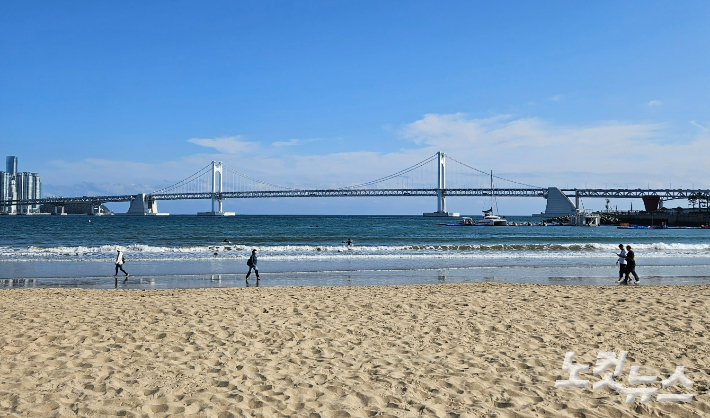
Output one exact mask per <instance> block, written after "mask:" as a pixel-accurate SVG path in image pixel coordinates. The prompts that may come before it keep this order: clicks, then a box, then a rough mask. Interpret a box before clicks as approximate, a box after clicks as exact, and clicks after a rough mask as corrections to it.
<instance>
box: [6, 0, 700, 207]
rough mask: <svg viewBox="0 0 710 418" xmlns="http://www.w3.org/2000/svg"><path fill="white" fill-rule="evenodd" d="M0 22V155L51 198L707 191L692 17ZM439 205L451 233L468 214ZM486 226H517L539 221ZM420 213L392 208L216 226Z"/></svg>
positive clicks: (696, 17) (155, 15) (48, 13)
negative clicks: (244, 186) (382, 183)
mask: <svg viewBox="0 0 710 418" xmlns="http://www.w3.org/2000/svg"><path fill="white" fill-rule="evenodd" d="M0 7H1V10H2V13H0V60H1V61H2V65H0V155H3V156H6V155H14V156H17V157H18V158H19V161H20V164H21V165H22V167H23V170H24V169H26V170H28V171H32V172H37V173H39V174H40V175H41V176H42V182H43V190H44V192H45V194H48V193H53V194H65V195H67V194H74V195H83V194H87V193H96V194H99V193H100V194H118V193H120V194H124V193H138V192H148V191H151V190H154V189H157V188H159V187H161V186H165V185H167V184H169V183H172V182H175V181H177V180H181V179H182V178H184V177H186V176H188V175H190V174H192V173H194V172H195V171H197V170H198V169H200V168H201V167H203V166H205V165H206V164H207V163H209V162H210V161H212V160H218V161H224V162H225V163H227V164H229V165H230V166H231V167H234V168H237V169H238V170H239V171H242V172H245V173H248V174H249V175H251V176H253V177H256V178H259V179H262V180H265V181H269V182H273V183H276V184H285V185H291V186H297V187H322V186H328V185H331V186H332V185H339V186H346V185H348V184H356V183H362V182H365V181H368V180H372V179H375V178H378V177H381V176H383V175H387V174H390V173H392V172H395V171H397V170H399V169H402V168H405V167H407V166H409V165H411V164H413V163H415V162H417V161H420V160H422V159H424V158H426V157H427V156H429V155H431V154H433V153H434V152H436V151H444V152H446V153H447V154H449V155H452V156H454V157H455V158H457V159H459V160H461V161H464V162H466V163H468V164H470V165H473V166H475V167H478V168H481V169H483V170H493V171H494V172H495V173H497V174H499V175H501V176H503V177H506V178H510V179H513V180H517V181H521V182H525V183H530V184H536V185H541V186H558V187H563V188H564V187H643V188H646V187H652V188H665V187H671V186H672V187H674V188H678V187H682V188H692V187H694V188H710V181H708V178H710V166H708V164H706V160H707V156H708V149H710V131H709V130H710V81H709V80H708V76H707V69H708V68H709V66H708V60H709V58H708V56H707V51H708V50H710V33H709V32H708V30H707V16H708V15H709V12H710V3H707V2H702V1H688V2H682V3H672V2H660V1H643V2H642V1H629V2H623V3H619V2H610V1H602V2H587V3H579V2H562V1H545V2H523V1H519V2H516V1H511V2H500V3H489V2H457V1H445V2H437V3H432V2H419V1H413V2H354V1H352V2H351V1H343V2H327V1H309V2H287V1H275V2H267V3H250V2H226V1H225V2H222V1H212V2H207V3H204V2H185V1H153V2H138V1H120V2H119V1H107V2H89V1H73V2H70V3H63V2H58V3H50V2H46V3H45V2H13V1H5V0H0ZM447 203H448V205H449V209H450V210H453V211H456V212H461V213H467V214H472V213H479V212H480V210H481V209H482V206H483V205H484V203H483V202H482V201H480V200H477V199H473V198H467V199H449V201H448V202H447ZM584 203H585V206H586V207H592V208H595V209H600V208H602V207H603V205H604V200H603V199H596V200H590V201H585V202H584ZM616 203H617V204H618V206H619V207H620V208H621V207H623V208H628V207H629V202H626V201H624V202H621V201H620V202H616ZM675 203H678V204H682V205H683V206H685V205H686V204H685V202H682V203H681V202H673V204H672V206H676V204H675ZM614 204H615V202H613V201H612V205H614ZM207 205H208V204H207V203H206V202H161V203H160V204H159V208H160V209H161V211H167V212H172V213H194V212H197V211H204V210H206V208H207ZM638 205H639V207H640V206H641V201H640V200H639V201H638ZM498 206H499V208H500V212H501V213H504V214H509V215H529V214H531V213H537V212H541V211H542V210H544V207H545V202H544V200H542V199H539V200H538V199H513V198H509V199H500V200H499V202H498ZM126 207H127V206H126ZM112 208H114V207H113V206H112ZM122 208H123V206H120V205H118V206H116V207H115V209H117V210H121V209H122ZM434 208H435V201H434V200H433V199H431V201H430V200H429V199H421V200H420V199H408V198H402V199H395V198H381V199H358V198H351V199H317V200H316V199H313V200H311V199H290V200H283V199H279V200H255V201H247V202H243V201H228V202H227V203H226V205H225V210H229V211H235V212H237V213H265V214H272V213H273V214H282V213H283V214H286V213H294V214H327V213H332V214H380V213H382V214H420V213H422V212H425V211H431V210H433V209H434ZM123 209H125V208H123Z"/></svg>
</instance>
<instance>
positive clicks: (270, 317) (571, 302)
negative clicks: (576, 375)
mask: <svg viewBox="0 0 710 418" xmlns="http://www.w3.org/2000/svg"><path fill="white" fill-rule="evenodd" d="M709 299H710V286H638V287H616V286H606V287H586V286H545V285H516V284H490V283H479V284H456V285H445V284H444V285H421V286H420V285H412V286H373V287H289V288H239V289H237V288H233V289H197V290H195V289H192V290H155V291H150V290H149V291H139V290H84V289H70V290H61V289H33V290H2V291H0V359H2V360H1V361H0V416H9V417H14V416H17V417H20V416H23V417H24V416H33V417H53V416H128V417H139V416H150V417H152V416H156V417H163V416H165V417H167V416H204V417H231V416H235V417H238V416H264V417H272V416H274V417H278V416H304V417H373V416H377V417H380V416H390V417H409V416H437V417H456V416H461V417H466V416H470V417H484V416H485V417H492V416H497V417H549V416H560V417H626V416H628V417H631V416H639V415H641V416H657V417H663V416H667V417H699V416H706V415H708V414H710V395H708V387H709V386H710V346H709V345H708V342H709V340H710V314H708V306H710V304H709V303H708V301H709ZM568 351H573V352H574V353H575V358H574V361H575V363H586V364H590V365H591V366H590V369H589V371H588V372H583V373H581V374H580V379H585V380H589V381H590V382H589V385H588V386H587V387H586V388H556V387H555V381H556V380H559V379H567V378H568V375H569V374H568V373H566V372H563V371H562V363H563V360H564V357H565V353H566V352H568ZM610 351H613V352H616V353H618V352H620V351H628V357H627V359H626V363H625V366H624V369H623V374H622V375H621V376H619V377H617V378H615V379H616V381H617V382H619V383H622V384H623V385H624V386H627V387H649V388H653V387H655V388H658V393H674V394H682V393H684V394H693V395H694V396H693V400H692V401H691V402H683V403H680V402H659V401H657V400H656V397H655V396H654V397H652V399H651V401H650V402H648V403H643V404H642V403H639V401H638V399H637V400H636V401H635V402H634V403H630V404H627V403H625V400H626V396H625V395H620V394H619V393H617V392H614V391H611V390H610V389H609V388H604V389H600V390H597V391H593V390H592V384H593V383H595V382H598V381H599V380H600V376H593V375H592V368H593V367H594V363H595V361H596V359H597V355H598V353H599V352H610ZM632 365H639V366H641V369H640V371H639V374H641V375H652V376H653V375H655V376H658V378H659V379H658V380H657V382H656V383H655V384H647V385H632V384H629V382H628V378H629V371H630V368H631V366H632ZM676 366H684V367H685V376H686V377H687V378H689V379H690V380H692V381H693V382H694V385H693V386H692V387H691V388H686V387H684V386H682V385H681V384H680V383H676V384H675V385H673V386H671V387H669V388H666V389H663V388H662V387H661V383H660V380H662V379H666V378H668V377H669V376H671V375H672V374H673V372H674V371H675V369H676Z"/></svg>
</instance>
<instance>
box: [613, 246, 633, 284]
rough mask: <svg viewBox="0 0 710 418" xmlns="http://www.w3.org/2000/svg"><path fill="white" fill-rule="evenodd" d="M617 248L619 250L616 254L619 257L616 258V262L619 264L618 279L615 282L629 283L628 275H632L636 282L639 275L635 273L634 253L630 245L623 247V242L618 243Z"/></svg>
mask: <svg viewBox="0 0 710 418" xmlns="http://www.w3.org/2000/svg"><path fill="white" fill-rule="evenodd" d="M619 250H620V252H619V253H618V254H617V256H618V257H619V259H618V260H616V264H618V265H619V280H617V281H616V282H617V283H620V284H630V283H631V277H630V275H633V276H634V280H635V281H636V283H638V282H639V276H638V274H636V254H634V251H633V250H632V249H631V246H630V245H627V246H626V248H624V244H619Z"/></svg>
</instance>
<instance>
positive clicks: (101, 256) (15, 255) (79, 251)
mask: <svg viewBox="0 0 710 418" xmlns="http://www.w3.org/2000/svg"><path fill="white" fill-rule="evenodd" d="M616 245H617V244H610V243H539V244H485V243H484V244H470V245H456V244H453V245H446V244H445V245H373V246H363V245H356V246H353V247H346V246H344V245H271V246H259V247H258V248H259V252H260V256H261V257H263V258H265V259H272V260H294V261H298V260H332V259H353V260H365V259H426V258H436V259H477V258H498V259H519V258H538V259H546V258H568V257H570V256H572V254H576V255H575V257H585V258H609V257H610V256H611V257H612V258H613V254H612V253H613V252H615V251H616V250H617V246H616ZM630 245H631V246H632V247H633V248H634V250H635V251H636V254H637V258H639V259H641V258H648V257H651V256H653V257H664V256H665V257H674V256H684V257H709V256H710V244H686V243H664V242H656V243H645V244H634V243H630ZM117 248H119V249H121V250H123V251H124V253H125V254H126V257H127V258H129V259H131V260H189V259H207V258H215V252H216V253H217V256H216V258H234V257H237V258H243V257H247V256H248V255H249V252H250V250H251V248H252V247H251V246H248V245H244V244H230V245H213V246H183V247H169V246H150V245H144V244H130V245H125V246H116V245H99V246H76V247H39V246H29V247H9V246H0V260H14V261H92V260H102V261H104V260H111V259H113V257H115V254H116V249H117Z"/></svg>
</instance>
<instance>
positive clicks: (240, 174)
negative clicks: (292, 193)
mask: <svg viewBox="0 0 710 418" xmlns="http://www.w3.org/2000/svg"><path fill="white" fill-rule="evenodd" d="M225 169H226V171H227V172H229V173H231V174H234V175H236V176H238V177H242V178H244V179H247V180H250V181H253V182H254V183H257V184H263V185H264V186H269V187H275V188H277V189H281V190H296V189H294V188H293V187H286V186H279V185H278V184H273V183H269V182H266V181H263V180H259V179H256V178H254V177H251V176H248V175H246V174H244V173H242V172H239V171H237V170H233V169H231V168H229V167H227V166H225Z"/></svg>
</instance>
